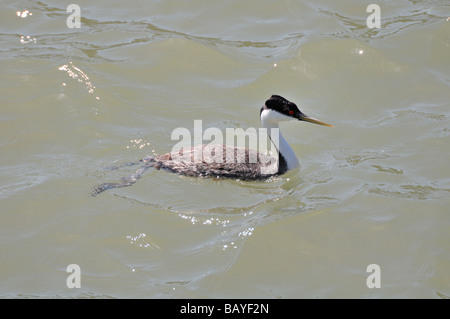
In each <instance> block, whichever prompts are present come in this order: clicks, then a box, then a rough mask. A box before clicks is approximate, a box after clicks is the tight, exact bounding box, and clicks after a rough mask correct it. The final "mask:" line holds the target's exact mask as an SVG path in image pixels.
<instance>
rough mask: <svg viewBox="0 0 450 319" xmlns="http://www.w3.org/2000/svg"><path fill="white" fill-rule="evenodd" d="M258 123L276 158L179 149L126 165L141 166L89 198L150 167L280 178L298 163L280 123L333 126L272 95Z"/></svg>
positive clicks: (242, 151) (214, 148)
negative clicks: (308, 123) (268, 139)
mask: <svg viewBox="0 0 450 319" xmlns="http://www.w3.org/2000/svg"><path fill="white" fill-rule="evenodd" d="M259 115H260V120H261V124H262V126H263V127H264V128H265V129H266V130H267V135H268V136H269V138H270V139H271V141H272V142H273V144H274V146H275V149H276V154H275V156H273V155H271V154H268V153H263V152H258V151H257V150H253V149H249V148H243V147H235V146H231V145H224V144H201V145H197V146H192V147H189V148H181V149H180V150H176V151H172V152H169V153H166V154H162V155H155V156H148V157H145V158H143V159H141V160H140V161H139V162H132V163H127V164H125V165H126V166H129V165H135V164H139V163H141V164H142V167H140V168H139V169H138V170H137V171H136V172H135V173H134V174H133V175H131V176H128V177H126V178H123V179H122V180H121V181H120V182H116V183H103V184H99V185H97V186H95V187H94V188H93V189H92V191H91V196H93V197H95V196H97V195H99V194H101V193H102V192H104V191H106V190H108V189H111V188H119V187H127V186H131V185H133V184H134V183H136V181H137V180H138V179H139V178H141V177H142V175H143V174H144V172H145V171H146V170H147V169H149V168H152V167H153V168H155V169H165V170H168V171H171V172H174V173H178V174H181V175H187V176H196V177H214V178H234V179H239V180H263V179H267V178H269V177H271V176H275V175H282V174H284V173H286V172H287V171H290V170H293V169H295V168H297V167H298V166H299V165H300V164H299V161H298V158H297V156H296V155H295V152H294V150H293V149H292V148H291V146H290V145H289V144H288V142H287V141H286V139H285V138H284V137H283V135H282V134H281V132H280V130H279V123H280V122H284V121H290V120H298V121H304V122H310V123H314V124H319V125H324V126H329V127H333V125H331V124H327V123H325V122H322V121H319V120H317V119H315V118H312V117H309V116H307V115H305V114H304V113H302V112H301V111H300V110H299V109H298V107H297V105H296V104H295V103H293V102H291V101H289V100H287V99H285V98H284V97H282V96H280V95H272V96H271V97H270V98H269V99H268V100H266V102H265V103H264V105H263V106H262V107H261V109H260V112H259Z"/></svg>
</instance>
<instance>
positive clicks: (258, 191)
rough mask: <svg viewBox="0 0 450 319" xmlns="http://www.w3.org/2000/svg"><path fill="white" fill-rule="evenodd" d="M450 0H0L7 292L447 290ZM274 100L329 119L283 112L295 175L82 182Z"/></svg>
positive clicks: (427, 294) (247, 119) (124, 169)
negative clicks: (372, 2) (74, 15)
mask: <svg viewBox="0 0 450 319" xmlns="http://www.w3.org/2000/svg"><path fill="white" fill-rule="evenodd" d="M447 2H448V1H446V0H443V1H433V2H431V1H420V2H417V1H416V2H411V1H408V2H398V3H396V4H389V5H387V4H380V6H381V15H382V16H381V28H379V29H377V28H375V29H369V28H367V25H366V19H367V12H366V5H362V4H361V3H360V1H349V2H348V3H345V4H341V3H340V4H339V5H337V4H336V3H335V2H331V1H328V2H327V1H325V2H322V3H320V4H317V3H316V2H312V1H280V2H276V3H275V2H272V1H260V2H259V3H258V7H255V6H254V5H253V4H250V3H243V2H242V1H227V2H223V3H220V4H219V3H215V2H211V1H196V2H194V1H185V2H183V3H177V4H176V5H174V4H173V3H172V2H170V1H160V2H158V1H139V0H133V1H132V2H131V3H127V4H126V5H124V4H120V3H115V4H112V3H110V2H108V3H106V2H102V1H100V2H96V3H95V4H93V3H89V4H87V3H79V5H80V8H81V28H79V29H77V28H73V29H69V28H67V25H66V19H67V18H68V15H69V14H70V13H68V12H67V11H66V7H65V5H60V4H55V3H52V2H49V1H45V0H44V1H39V2H35V3H32V4H29V5H28V6H24V7H17V4H15V3H6V2H5V3H2V4H1V5H0V7H1V9H2V10H0V18H1V19H2V22H3V23H2V27H3V29H2V36H1V37H0V43H1V45H0V67H1V69H2V81H1V85H0V101H1V107H2V112H1V114H0V121H1V127H2V134H0V153H1V154H2V156H1V157H0V174H1V177H2V178H1V182H0V199H1V207H2V210H1V211H2V214H1V217H0V225H1V226H0V228H1V231H0V234H1V235H0V236H1V239H2V240H1V241H0V242H2V243H3V244H2V248H1V249H2V263H1V265H0V282H1V283H2V284H1V289H0V296H2V297H15V298H17V297H19V298H23V297H32V298H35V297H36V298H39V297H77V298H86V297H88V298H92V297H99V298H109V297H148V298H154V297H159V298H209V297H218V298H236V297H237V298H251V297H255V298H274V297H277V298H280V297H281V298H300V297H309V298H310V297H322V298H330V297H352V298H378V297H382V298H396V297H406V298H412V297H419V298H448V296H450V291H449V287H450V281H449V276H448V269H450V265H449V263H448V260H449V258H448V256H449V251H450V246H449V243H450V240H449V237H448V236H449V233H448V227H449V219H448V206H449V204H450V203H449V195H450V194H449V192H450V178H449V177H448V176H449V166H448V147H447V145H448V144H449V141H448V139H449V136H450V134H449V132H450V127H449V125H448V121H447V119H448V117H449V116H450V113H449V107H448V103H449V102H448V101H449V100H450V99H449V98H450V96H449V90H448V87H449V78H450V77H449V74H450V69H449V64H448V57H449V56H450V55H449V54H450V38H449V35H450V21H449V19H448V17H449V16H450V6H449V5H448V3H447ZM61 71H62V72H61ZM272 94H280V95H282V96H285V97H286V98H288V99H289V100H292V101H294V102H296V104H297V105H299V107H300V109H301V110H302V111H304V112H305V113H306V114H311V115H317V117H319V118H321V119H322V118H323V119H324V120H325V121H329V122H331V123H333V124H334V126H335V127H334V128H332V129H331V130H322V129H321V128H318V127H315V126H313V125H308V124H307V123H301V124H299V123H293V122H292V123H282V125H281V129H282V131H283V135H284V136H286V138H287V140H288V142H289V143H290V145H292V147H293V149H294V151H295V152H296V154H297V156H298V157H299V159H300V162H301V167H300V169H298V170H294V171H292V172H289V173H287V174H286V175H283V176H280V177H276V178H272V179H269V180H267V181H262V182H246V181H236V180H214V179H206V178H200V179H197V178H191V177H183V176H179V175H177V174H171V173H169V172H166V171H157V170H148V171H146V173H145V174H144V176H143V177H142V179H141V180H139V181H138V182H137V183H136V184H134V185H133V186H131V187H127V188H120V189H113V190H110V191H108V192H107V193H104V194H102V196H99V197H96V198H91V197H89V196H88V193H89V189H90V188H91V187H92V186H93V185H95V184H98V183H101V182H104V181H106V180H108V181H109V180H111V181H114V180H120V179H121V178H123V177H124V176H129V175H131V174H133V173H134V172H135V170H136V167H132V166H128V165H124V164H123V163H130V162H135V161H138V160H139V159H141V158H144V157H146V156H148V155H151V154H153V153H159V154H163V153H166V152H168V151H170V150H171V149H172V147H173V145H174V141H172V140H171V139H170V137H171V136H170V135H171V132H172V131H173V130H174V129H175V128H177V127H187V128H190V127H192V125H191V124H192V123H194V120H196V119H202V121H203V125H204V128H205V129H206V128H208V127H217V128H219V129H220V130H222V131H224V132H225V130H226V128H237V127H241V128H244V129H245V128H248V127H258V125H259V109H260V107H261V105H262V103H264V101H265V100H266V99H267V98H268V97H269V96H270V95H272ZM105 168H106V169H105ZM111 168H114V169H112V170H111ZM72 263H77V264H79V265H80V267H81V271H82V288H81V289H79V290H73V289H68V288H67V287H66V284H65V282H66V278H67V273H66V268H67V265H69V264H72ZM373 263H376V264H378V265H379V266H380V268H381V273H382V278H381V288H379V289H369V288H367V286H366V284H365V283H366V279H367V276H368V274H367V273H366V269H367V266H368V265H369V264H373Z"/></svg>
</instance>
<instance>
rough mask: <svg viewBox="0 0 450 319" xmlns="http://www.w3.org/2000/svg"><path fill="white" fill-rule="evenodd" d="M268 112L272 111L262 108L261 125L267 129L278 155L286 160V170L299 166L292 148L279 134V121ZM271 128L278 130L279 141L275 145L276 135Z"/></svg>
mask: <svg viewBox="0 0 450 319" xmlns="http://www.w3.org/2000/svg"><path fill="white" fill-rule="evenodd" d="M270 112H274V111H271V110H264V111H263V112H262V113H261V122H262V125H263V126H264V127H265V128H266V129H267V134H269V136H270V138H271V140H272V142H273V143H274V145H275V147H276V148H277V150H278V151H279V153H280V155H283V157H284V159H285V160H286V163H287V169H288V171H289V170H291V169H294V168H297V167H299V166H300V163H299V162H298V159H297V156H296V155H295V152H294V150H293V149H292V148H291V146H290V145H289V144H288V142H287V141H286V140H285V138H284V137H283V135H282V134H281V131H280V127H279V125H278V122H279V121H278V120H277V119H274V118H272V116H270ZM277 113H278V112H277ZM272 129H276V130H278V142H279V143H278V145H277V136H276V134H275V135H274V134H273V133H274V132H275V131H272ZM271 131H272V132H271Z"/></svg>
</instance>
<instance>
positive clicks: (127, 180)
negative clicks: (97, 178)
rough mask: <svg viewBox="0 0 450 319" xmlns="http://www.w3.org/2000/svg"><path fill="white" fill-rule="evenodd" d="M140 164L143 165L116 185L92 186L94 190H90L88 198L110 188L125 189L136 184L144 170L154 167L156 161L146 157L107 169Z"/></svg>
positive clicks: (151, 157)
mask: <svg viewBox="0 0 450 319" xmlns="http://www.w3.org/2000/svg"><path fill="white" fill-rule="evenodd" d="M140 163H144V164H143V165H142V166H141V167H140V168H139V169H138V170H137V171H136V172H135V173H134V174H133V175H131V176H128V177H124V178H122V180H121V181H120V182H117V183H103V184H99V185H96V186H94V188H92V191H91V193H90V196H91V197H95V196H97V195H100V194H101V193H103V192H104V191H106V190H108V189H111V188H120V187H127V186H131V185H133V184H134V183H136V181H137V180H138V179H140V178H141V177H142V175H143V174H144V173H145V171H146V170H148V169H149V168H150V167H153V166H155V164H156V161H155V158H154V157H153V156H148V157H146V158H144V159H141V160H140V161H139V162H130V163H125V164H122V165H118V166H112V167H109V169H112V170H113V169H114V170H115V169H119V168H122V167H125V166H132V165H137V164H140Z"/></svg>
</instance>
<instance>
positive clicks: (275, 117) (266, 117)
mask: <svg viewBox="0 0 450 319" xmlns="http://www.w3.org/2000/svg"><path fill="white" fill-rule="evenodd" d="M290 120H293V118H292V117H290V116H287V115H284V114H281V113H279V112H277V111H274V110H271V109H265V110H263V111H262V112H261V121H266V122H271V121H275V122H281V121H290Z"/></svg>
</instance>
